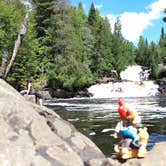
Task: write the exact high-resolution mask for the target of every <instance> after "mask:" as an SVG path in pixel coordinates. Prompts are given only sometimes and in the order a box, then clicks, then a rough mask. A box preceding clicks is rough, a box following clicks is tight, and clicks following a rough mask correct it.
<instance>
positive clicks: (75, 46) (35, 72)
mask: <svg viewBox="0 0 166 166" xmlns="http://www.w3.org/2000/svg"><path fill="white" fill-rule="evenodd" d="M163 12H164V11H163ZM26 13H28V15H29V21H28V26H27V31H26V33H25V36H24V38H23V40H22V44H21V47H20V49H19V51H18V53H17V57H16V59H15V61H14V64H13V66H12V69H11V70H10V73H9V74H8V76H7V78H6V80H7V82H9V83H10V84H11V85H12V86H13V87H15V88H16V89H17V90H21V89H22V88H23V87H24V85H25V81H26V79H27V78H33V80H34V86H35V87H36V88H38V89H43V88H51V89H64V90H66V91H71V92H73V91H79V90H81V89H84V88H85V87H88V86H89V85H91V84H93V83H94V82H95V81H96V80H98V79H99V78H102V77H103V76H106V75H108V74H109V73H110V72H111V71H112V70H116V71H117V73H118V74H119V73H120V72H121V71H122V70H124V69H125V68H126V67H127V66H129V65H132V64H138V65H142V66H145V67H148V68H150V69H151V78H152V79H157V78H161V77H164V76H165V74H166V71H164V70H160V68H159V64H166V34H165V32H164V28H163V27H161V34H158V35H159V38H160V40H159V42H158V43H155V42H151V43H148V41H147V39H145V38H144V37H143V36H140V38H139V42H138V45H137V46H135V45H134V44H133V43H132V42H130V41H128V40H126V39H125V38H124V37H123V35H122V33H121V28H122V27H121V22H120V19H119V18H117V19H116V22H115V24H114V30H113V31H112V30H111V28H110V24H109V21H108V19H107V18H106V17H105V18H103V17H102V16H101V15H100V13H99V11H98V10H97V9H96V8H95V6H94V4H93V3H92V4H91V6H90V9H89V12H88V14H86V13H85V11H84V9H83V5H82V3H81V2H80V3H79V5H78V6H77V7H74V6H72V5H71V4H70V2H69V1H68V0H33V1H31V7H28V6H26V5H24V4H22V3H21V2H20V1H19V0H0V64H1V68H2V64H3V63H2V59H3V55H4V54H5V53H7V55H8V56H7V63H9V60H10V59H11V56H12V53H13V48H14V45H15V42H16V39H17V35H18V33H19V31H20V27H21V25H22V23H23V20H24V17H25V15H26ZM165 13H166V11H165ZM163 21H166V18H163Z"/></svg>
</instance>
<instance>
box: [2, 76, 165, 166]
mask: <svg viewBox="0 0 166 166" xmlns="http://www.w3.org/2000/svg"><path fill="white" fill-rule="evenodd" d="M27 98H29V99H33V96H27ZM32 101H33V100H32ZM0 131H1V132H0V166H84V165H85V166H112V165H113V166H120V165H125V166H128V165H140V166H144V165H151V166H164V165H165V158H166V151H165V146H166V143H161V144H158V145H157V146H155V147H154V150H152V151H151V152H149V154H148V155H147V157H146V158H144V159H131V160H128V161H127V162H125V163H120V162H118V161H117V160H114V159H112V158H106V157H105V156H104V154H103V153H102V152H101V151H100V150H99V148H98V147H97V146H96V145H95V144H94V143H93V142H92V141H90V140H89V139H88V138H87V137H85V136H84V135H83V134H81V133H79V132H78V131H77V130H76V129H75V128H74V126H73V125H71V124H69V123H68V122H66V121H64V120H63V119H62V118H60V117H59V115H57V114H56V113H55V112H53V111H51V110H49V109H47V108H46V107H40V106H38V105H36V104H33V103H32V102H29V101H27V100H26V99H25V98H24V97H23V96H21V95H20V94H19V93H18V92H17V91H16V90H15V89H13V88H12V87H11V86H9V85H8V84H7V83H6V82H4V81H3V80H1V79H0ZM108 141H109V140H108Z"/></svg>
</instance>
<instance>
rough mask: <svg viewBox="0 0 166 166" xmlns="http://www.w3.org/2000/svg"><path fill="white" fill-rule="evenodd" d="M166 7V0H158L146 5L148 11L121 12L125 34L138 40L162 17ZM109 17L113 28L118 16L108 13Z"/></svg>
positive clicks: (132, 39) (127, 37) (130, 38)
mask: <svg viewBox="0 0 166 166" xmlns="http://www.w3.org/2000/svg"><path fill="white" fill-rule="evenodd" d="M165 7H166V0H157V1H155V2H154V3H152V4H150V5H149V6H148V7H145V9H148V11H147V12H146V13H145V12H140V13H136V12H124V13H122V14H120V15H119V17H120V20H121V24H122V34H123V36H124V37H125V38H126V39H128V40H130V41H136V40H138V38H139V36H140V35H142V33H143V31H144V30H145V29H146V28H148V27H149V26H151V25H153V21H154V20H156V19H161V17H162V12H163V10H164V8H165ZM107 17H108V19H109V21H110V23H111V28H112V30H113V25H114V22H115V20H116V17H117V16H115V15H111V14H108V15H107Z"/></svg>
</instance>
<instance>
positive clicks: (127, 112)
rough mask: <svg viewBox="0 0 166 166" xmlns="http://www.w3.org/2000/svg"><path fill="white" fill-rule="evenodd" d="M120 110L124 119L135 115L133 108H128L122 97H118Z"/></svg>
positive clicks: (130, 118) (132, 117) (129, 118)
mask: <svg viewBox="0 0 166 166" xmlns="http://www.w3.org/2000/svg"><path fill="white" fill-rule="evenodd" d="M118 105H119V106H118V112H119V115H120V118H121V119H122V120H132V119H134V117H135V113H134V112H133V110H130V109H129V108H127V107H126V106H125V104H124V102H123V101H122V99H121V98H119V99H118Z"/></svg>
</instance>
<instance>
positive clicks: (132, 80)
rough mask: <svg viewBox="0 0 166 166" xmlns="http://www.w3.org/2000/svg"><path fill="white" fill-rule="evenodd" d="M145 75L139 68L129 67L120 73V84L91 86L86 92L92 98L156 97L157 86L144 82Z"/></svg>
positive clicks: (152, 82)
mask: <svg viewBox="0 0 166 166" xmlns="http://www.w3.org/2000/svg"><path fill="white" fill-rule="evenodd" d="M147 73H148V72H147V71H143V70H142V68H141V66H129V67H128V68H127V69H126V70H125V71H122V72H121V73H120V76H121V79H122V82H116V83H113V82H109V83H106V84H96V85H92V86H91V87H89V88H88V91H89V93H91V94H92V95H93V98H112V97H146V96H156V95H157V94H158V93H159V92H158V88H159V86H158V85H157V84H155V83H154V81H147V80H146V79H147V77H148V75H147ZM144 79H145V80H144ZM123 80H125V81H123Z"/></svg>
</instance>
